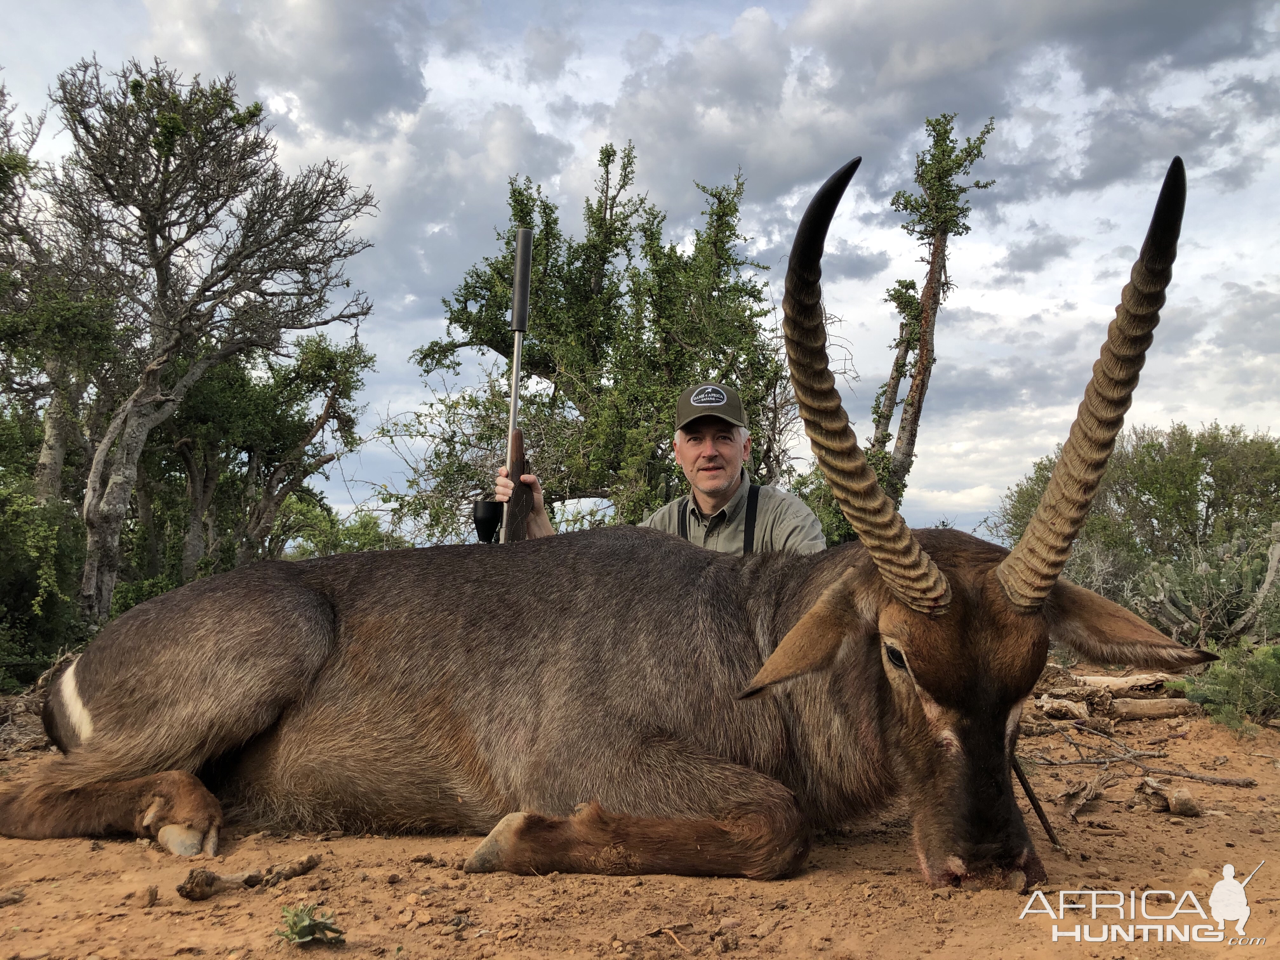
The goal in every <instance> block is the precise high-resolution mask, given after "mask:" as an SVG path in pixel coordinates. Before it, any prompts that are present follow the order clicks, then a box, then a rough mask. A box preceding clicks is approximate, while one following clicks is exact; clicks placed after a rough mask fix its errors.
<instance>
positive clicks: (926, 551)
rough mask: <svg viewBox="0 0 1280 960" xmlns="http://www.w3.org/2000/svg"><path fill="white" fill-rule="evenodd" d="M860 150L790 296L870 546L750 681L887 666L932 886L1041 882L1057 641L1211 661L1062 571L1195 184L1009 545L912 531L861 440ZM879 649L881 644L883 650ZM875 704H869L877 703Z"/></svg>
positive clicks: (832, 184) (828, 200)
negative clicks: (842, 667) (845, 666)
mask: <svg viewBox="0 0 1280 960" xmlns="http://www.w3.org/2000/svg"><path fill="white" fill-rule="evenodd" d="M858 163H859V160H854V161H852V162H851V163H849V164H848V165H846V166H845V167H844V168H842V169H841V170H839V171H838V172H837V173H836V174H835V175H834V176H832V177H831V179H830V180H828V181H827V182H826V183H825V184H823V186H822V187H821V189H820V190H819V191H818V193H817V194H816V195H815V196H814V198H813V200H812V202H811V203H810V204H809V208H808V210H807V211H806V213H805V215H804V218H803V220H802V221H801V223H800V228H799V231H798V232H797V234H796V239H795V243H794V245H793V246H792V248H791V261H790V265H789V267H788V270H787V280H786V295H785V297H784V299H783V316H784V323H783V331H784V334H785V337H786V344H787V354H788V357H789V359H790V365H791V379H792V383H793V385H794V387H795V392H796V397H797V400H798V401H799V405H800V412H801V415H802V417H803V419H804V424H805V430H806V432H807V433H808V436H809V439H810V441H811V443H812V446H813V450H814V453H815V454H816V456H817V459H818V462H819V464H820V465H821V467H822V471H823V473H824V475H825V476H826V479H827V482H828V483H829V484H830V485H831V489H832V491H833V493H834V494H835V497H836V499H837V500H838V502H839V503H840V507H841V509H842V510H843V512H844V515H845V516H846V517H847V518H848V520H849V523H850V524H851V525H852V526H853V529H854V530H855V531H857V534H858V538H859V540H860V542H861V547H862V549H860V550H852V551H850V552H849V556H850V557H851V560H850V564H849V567H848V569H847V570H846V571H845V572H844V573H843V575H842V576H841V578H840V579H839V581H837V582H836V583H835V584H833V585H832V586H830V587H829V588H828V589H827V590H826V591H825V592H824V593H823V595H822V596H821V597H820V598H819V600H818V601H817V602H816V603H815V604H814V606H813V607H812V608H811V609H810V610H809V611H808V612H807V613H806V614H805V615H804V617H802V619H801V620H800V621H799V622H798V623H797V624H796V626H795V627H794V628H793V629H792V630H791V631H790V632H789V633H788V634H787V636H786V637H785V638H784V639H783V641H782V642H781V643H780V644H779V646H778V648H777V650H776V651H775V652H774V653H773V655H772V656H771V657H770V658H769V659H768V661H766V663H765V664H764V666H763V667H762V668H761V670H760V672H759V674H757V676H756V677H755V679H754V680H753V681H752V684H751V687H750V688H749V689H748V691H747V693H748V694H754V693H758V692H760V691H761V690H763V689H764V688H765V687H767V686H769V685H771V684H774V683H778V682H780V681H782V680H786V679H788V678H790V677H795V676H798V675H800V674H803V673H808V672H811V671H814V670H818V669H821V668H823V667H825V666H828V665H830V664H831V663H833V662H834V661H835V659H836V657H837V656H839V655H840V654H841V651H842V648H843V649H844V650H845V651H846V652H849V651H848V647H847V646H846V645H859V646H860V648H861V652H862V654H863V657H862V659H861V661H860V662H862V663H864V664H868V665H870V667H871V669H875V670H877V671H883V677H884V684H882V686H881V688H882V689H883V690H887V694H886V696H885V697H883V700H882V703H883V705H884V706H883V709H884V710H885V711H886V714H887V715H886V716H885V717H884V718H883V721H884V727H885V729H886V730H887V731H888V734H887V737H888V740H889V742H890V745H891V748H892V752H893V756H894V763H895V767H896V771H897V776H898V780H899V784H900V786H901V788H902V790H903V793H904V794H905V796H906V797H907V798H908V799H909V800H910V802H911V803H912V806H913V808H914V823H915V840H916V848H917V853H918V855H919V858H920V863H921V867H922V869H923V871H924V875H925V879H926V880H927V881H928V882H929V883H931V884H933V885H935V886H938V885H944V884H948V883H954V882H957V881H958V880H959V879H961V878H962V877H965V876H971V875H974V876H984V875H986V876H990V875H992V874H1000V873H1002V872H1005V871H1013V870H1022V871H1023V872H1024V873H1025V874H1026V876H1027V878H1028V879H1029V880H1031V881H1035V880H1043V879H1045V873H1044V868H1043V866H1042V865H1041V863H1040V860H1039V858H1038V857H1037V856H1036V853H1035V850H1034V848H1033V846H1032V844H1031V841H1030V839H1029V838H1028V835H1027V830H1026V826H1025V824H1024V823H1023V820H1022V815H1021V812H1020V811H1019V809H1018V806H1017V804H1016V802H1015V799H1014V794H1013V789H1012V783H1011V780H1010V759H1011V758H1012V755H1013V747H1014V741H1015V739H1016V736H1017V728H1018V719H1019V715H1020V713H1021V705H1022V702H1023V700H1024V699H1025V697H1026V696H1027V694H1028V693H1030V691H1031V688H1032V687H1033V686H1034V684H1035V682H1036V679H1037V678H1038V677H1039V676H1040V672H1041V671H1042V670H1043V669H1044V665H1045V659H1046V657H1047V654H1048V650H1049V643H1050V640H1053V639H1056V640H1059V641H1062V642H1064V643H1066V644H1068V645H1070V646H1071V647H1073V648H1074V649H1076V650H1078V651H1079V652H1081V653H1082V654H1084V655H1085V656H1087V657H1088V658H1089V659H1091V660H1094V661H1099V662H1109V663H1129V664H1137V665H1143V666H1158V667H1163V668H1178V667H1186V666H1190V665H1192V664H1196V663H1202V662H1204V661H1205V660H1208V659H1212V656H1211V655H1210V654H1207V653H1204V652H1202V651H1197V650H1192V649H1189V648H1186V647H1183V646H1181V645H1179V644H1177V643H1175V642H1173V641H1171V640H1169V639H1168V638H1166V637H1164V636H1163V635H1162V634H1160V633H1159V632H1158V631H1156V630H1155V629H1153V628H1152V627H1150V626H1148V625H1147V624H1146V623H1144V622H1143V621H1142V620H1141V619H1139V618H1138V617H1136V616H1134V615H1133V614H1131V613H1129V612H1128V611H1127V610H1125V609H1123V608H1122V607H1120V606H1117V605H1116V604H1114V603H1111V602H1110V601H1108V600H1104V599H1103V598H1102V597H1100V596H1098V595H1097V594H1094V593H1092V592H1090V591H1088V590H1085V589H1083V588H1081V587H1078V586H1075V585H1074V584H1071V583H1069V582H1067V581H1064V580H1060V579H1059V578H1058V575H1059V573H1060V572H1061V571H1062V568H1063V566H1064V564H1065V563H1066V561H1067V557H1068V555H1069V553H1070V550H1071V542H1072V540H1073V539H1074V538H1075V536H1076V534H1077V533H1078V532H1079V531H1080V528H1081V526H1082V525H1083V524H1084V520H1085V517H1086V515H1087V513H1088V511H1089V505H1090V503H1091V502H1092V500H1093V497H1094V494H1095V492H1096V491H1097V487H1098V482H1099V481H1100V480H1101V478H1102V475H1103V472H1104V471H1105V469H1106V463H1107V458H1108V456H1109V455H1110V453H1111V449H1112V447H1113V445H1114V443H1115V439H1116V435H1117V434H1118V433H1119V432H1120V429H1121V427H1122V426H1123V423H1124V413H1125V411H1126V410H1127V409H1128V408H1129V403H1130V399H1131V397H1132V394H1133V389H1134V387H1135V386H1136V385H1137V382H1138V372H1139V371H1140V370H1141V368H1142V364H1143V359H1144V356H1145V354H1146V350H1147V348H1148V347H1149V346H1150V344H1151V339H1152V337H1151V332H1152V330H1153V329H1154V328H1155V326H1156V324H1157V323H1158V322H1159V319H1160V318H1159V310H1160V307H1161V306H1162V305H1163V303H1164V290H1165V288H1166V287H1167V286H1168V284H1169V280H1170V278H1171V276H1172V271H1171V267H1172V264H1173V260H1174V256H1175V254H1176V251H1177V241H1178V233H1179V229H1180V226H1181V221H1182V210H1183V205H1184V201H1185V196H1186V174H1185V171H1184V170H1183V166H1182V161H1181V160H1180V159H1177V158H1175V159H1174V161H1173V163H1172V165H1171V166H1170V167H1169V172H1168V175H1167V176H1166V177H1165V182H1164V187H1163V189H1162V190H1161V192H1160V198H1159V200H1158V202H1157V204H1156V210H1155V215H1154V216H1153V218H1152V221H1151V226H1150V228H1149V230H1148V232H1147V238H1146V241H1145V242H1144V244H1143V246H1142V252H1141V254H1140V255H1139V257H1138V261H1137V263H1135V264H1134V267H1133V271H1132V274H1131V278H1130V282H1129V283H1128V285H1126V286H1125V288H1124V291H1123V293H1122V294H1121V302H1120V305H1119V306H1118V307H1117V308H1116V318H1115V320H1114V321H1113V322H1112V323H1111V326H1110V328H1109V330H1108V333H1107V342H1106V343H1105V344H1104V345H1103V348H1102V354H1101V357H1100V358H1099V360H1098V362H1097V363H1096V364H1095V365H1094V368H1093V377H1092V379H1091V380H1090V382H1089V384H1088V386H1087V387H1086V389H1085V396H1084V401H1083V402H1082V403H1081V404H1080V408H1079V412H1078V414H1077V416H1076V420H1075V423H1074V424H1073V425H1072V427H1071V433H1070V436H1069V438H1068V440H1067V442H1066V445H1065V446H1064V447H1063V451H1062V456H1061V458H1060V459H1059V461H1058V464H1057V466H1056V467H1055V469H1054V471H1053V476H1052V479H1051V480H1050V482H1049V485H1048V488H1047V489H1046V491H1045V494H1044V497H1043V499H1042V500H1041V502H1040V504H1039V506H1038V507H1037V509H1036V513H1035V515H1034V518H1033V519H1032V521H1031V523H1030V525H1029V526H1028V527H1027V530H1026V533H1025V534H1024V536H1023V537H1022V539H1021V540H1020V541H1019V542H1018V544H1017V545H1016V546H1015V547H1014V548H1013V550H1012V551H1008V550H1006V549H1004V548H1003V547H999V546H996V545H994V544H990V543H986V542H984V541H981V540H978V539H977V538H975V537H971V536H968V535H966V534H963V533H959V532H957V531H953V530H922V531H918V532H913V531H912V530H910V529H908V527H907V525H906V524H905V523H904V522H903V520H902V517H901V516H900V515H899V514H898V512H897V510H896V509H895V508H894V505H893V502H892V501H891V500H890V499H889V498H888V497H887V496H886V495H885V493H884V491H883V490H882V489H881V488H880V485H879V484H878V483H877V481H876V477H875V473H874V471H873V470H872V469H871V467H870V466H869V465H868V464H867V461H866V459H865V457H864V456H863V453H862V451H861V450H860V449H859V447H858V442H857V438H856V437H855V436H854V433H853V430H852V429H851V428H850V426H849V420H848V417H847V416H846V415H845V412H844V409H843V408H842V406H841V403H840V396H839V393H838V392H837V390H836V386H835V378H834V377H833V376H832V374H831V372H830V370H829V369H828V362H827V350H826V329H825V325H824V311H823V308H822V296H821V288H820V285H819V279H820V277H821V267H820V262H821V259H822V249H823V244H824V242H825V239H826V234H827V227H828V225H829V224H830V222H831V218H832V215H833V214H834V213H835V209H836V206H837V205H838V204H839V202H840V198H841V196H842V195H843V193H844V190H845V187H846V186H847V185H848V183H849V181H850V179H851V178H852V177H853V174H854V171H855V170H856V169H857V167H858ZM877 647H878V654H879V655H878V656H875V655H874V654H875V650H876V648H877ZM868 708H869V706H868V705H863V706H862V709H868Z"/></svg>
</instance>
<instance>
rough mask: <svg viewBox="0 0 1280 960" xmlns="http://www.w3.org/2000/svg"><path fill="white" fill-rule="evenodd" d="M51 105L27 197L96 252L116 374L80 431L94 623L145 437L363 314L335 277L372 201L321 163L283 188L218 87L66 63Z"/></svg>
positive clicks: (230, 88) (271, 161)
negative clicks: (50, 163)
mask: <svg viewBox="0 0 1280 960" xmlns="http://www.w3.org/2000/svg"><path fill="white" fill-rule="evenodd" d="M52 101H53V104H54V106H55V108H56V109H57V110H58V112H59V114H60V118H61V120H62V123H63V126H64V127H65V128H66V130H67V131H68V132H69V134H70V136H71V153H70V154H69V156H68V157H67V158H66V159H65V160H64V161H63V163H62V164H61V166H60V167H59V168H58V169H57V170H56V171H54V172H52V173H51V174H50V175H49V176H48V177H47V178H46V180H45V182H44V183H43V185H42V189H43V191H44V193H45V195H46V196H47V198H48V204H49V210H50V211H51V213H52V214H53V215H54V217H55V219H56V221H57V222H58V224H59V225H60V228H61V230H62V231H63V232H64V233H65V234H66V236H67V237H69V238H71V239H73V240H75V241H77V242H78V243H79V245H80V247H78V248H77V249H79V248H83V249H86V250H91V251H93V253H94V257H95V258H96V259H94V260H93V263H92V266H93V272H94V276H95V279H96V281H97V290H98V292H99V294H100V295H103V296H107V297H109V298H110V299H112V301H113V302H114V305H115V310H116V315H115V318H114V319H115V326H116V331H117V333H118V337H117V339H118V341H119V342H120V344H122V346H121V347H120V348H119V349H118V352H119V355H120V356H121V357H122V358H123V361H124V362H122V366H121V369H120V370H119V372H118V377H117V388H118V389H116V390H114V391H111V392H110V394H109V395H108V394H105V393H104V394H103V399H104V401H106V402H104V403H103V404H102V405H101V407H102V410H101V412H102V413H103V414H104V420H105V423H104V424H103V428H102V430H101V431H100V432H92V433H85V434H84V436H85V437H86V439H90V442H91V446H92V451H91V453H92V456H91V457H90V458H89V467H88V470H87V475H86V477H85V490H84V501H83V504H84V505H83V510H82V516H83V519H84V522H85V526H86V530H87V537H86V559H85V566H84V574H83V577H82V581H81V587H80V602H81V604H82V606H83V607H84V609H85V612H86V615H87V616H89V617H90V618H91V619H101V618H102V617H104V616H105V615H106V614H107V611H108V610H110V608H111V594H112V592H113V590H114V589H115V584H116V579H117V576H118V573H119V570H120V563H121V555H120V539H121V534H122V531H123V529H124V526H125V523H126V520H127V516H128V513H129V510H130V506H131V502H132V499H133V492H134V489H135V487H136V485H137V481H138V464H139V462H140V460H141V458H142V456H143V453H144V451H145V449H146V447H147V444H148V440H149V437H150V436H151V434H152V432H153V431H154V430H155V429H156V428H157V427H159V426H160V425H161V424H163V423H164V422H165V421H167V420H168V419H169V418H171V417H172V416H174V414H175V413H176V412H177V410H178V407H179V406H180V404H181V403H182V402H183V400H184V399H185V397H186V396H187V394H188V393H189V392H190V391H191V389H192V388H193V386H194V385H195V384H196V383H198V382H199V381H200V379H201V378H202V377H204V376H205V374H207V373H208V372H209V371H210V370H211V369H213V368H214V367H216V366H217V365H218V364H220V363H223V362H225V361H227V360H229V359H230V358H232V357H235V356H238V355H241V354H245V353H249V352H252V351H255V350H258V351H261V350H279V351H287V350H288V349H289V344H290V338H289V334H290V333H291V332H292V331H298V330H309V329H313V328H316V327H320V326H324V325H326V324H330V323H334V322H351V323H354V322H356V321H358V320H360V319H361V318H362V317H364V316H366V315H367V314H368V312H369V310H370V309H371V305H370V303H369V301H368V299H367V298H366V297H365V296H364V294H363V293H360V292H359V291H356V292H351V290H350V283H349V281H348V280H347V279H346V278H345V276H344V268H345V264H346V262H347V260H349V259H350V258H351V257H352V256H354V255H355V254H356V253H358V252H360V251H361V250H363V249H364V248H365V247H366V246H367V244H366V243H365V242H364V241H363V240H360V239H359V238H357V237H355V236H354V235H353V234H352V232H351V231H352V224H353V222H354V221H355V220H356V219H357V218H359V217H360V216H362V215H364V214H367V213H368V212H370V211H371V209H372V207H373V198H372V196H371V194H370V193H369V192H368V191H367V190H365V191H360V190H357V189H354V188H353V187H352V185H351V184H350V182H349V181H348V180H347V178H346V177H345V175H344V174H343V171H342V169H341V167H340V166H339V165H338V164H336V163H334V162H333V161H325V162H323V163H321V164H317V165H314V166H311V167H308V168H306V169H304V170H303V171H301V173H299V174H298V175H297V176H294V177H289V176H286V175H285V173H284V172H283V170H282V169H281V168H280V166H279V164H278V163H277V162H276V147H275V142H274V140H273V139H272V138H271V137H270V135H269V132H268V131H267V130H266V129H265V128H264V127H263V117H262V108H261V106H260V105H258V104H256V103H254V104H249V105H243V106H242V105H240V104H238V103H237V101H236V96H235V85H234V82H233V81H232V79H231V78H229V77H228V78H223V79H214V80H213V81H211V82H209V83H207V84H206V83H203V82H201V81H200V80H199V79H195V80H192V81H191V82H189V83H187V82H184V81H183V80H182V78H181V77H180V76H179V75H178V74H177V73H176V72H174V71H173V70H171V69H170V68H168V67H167V66H166V65H164V64H163V63H161V62H159V61H156V62H155V64H154V65H153V66H151V67H149V68H148V67H143V66H142V65H141V64H139V63H138V62H137V61H131V62H130V63H128V64H126V65H125V67H124V68H123V69H122V70H120V71H119V72H118V73H116V74H114V75H111V76H109V77H104V76H103V75H102V72H101V69H100V68H99V66H98V64H97V63H96V62H93V61H82V62H81V63H79V64H77V65H76V66H75V67H73V68H71V69H70V70H67V71H65V72H64V73H63V74H61V75H60V76H59V78H58V82H57V85H56V87H55V89H54V91H53V93H52ZM68 245H70V243H68Z"/></svg>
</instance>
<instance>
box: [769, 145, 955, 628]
mask: <svg viewBox="0 0 1280 960" xmlns="http://www.w3.org/2000/svg"><path fill="white" fill-rule="evenodd" d="M861 162H862V158H861V157H858V158H856V159H854V160H852V161H850V162H849V163H847V164H845V165H844V166H843V167H841V168H840V169H839V170H837V171H836V172H835V173H834V174H832V176H831V179H829V180H828V181H827V182H826V183H824V184H823V185H822V186H821V187H820V188H819V190H818V192H817V193H816V194H814V197H813V199H812V200H811V201H810V202H809V208H808V209H807V210H806V211H805V214H804V217H803V219H801V221H800V228H799V229H798V230H797V231H796V239H795V242H794V243H793V244H792V245H791V260H790V263H789V264H788V266H787V284H786V293H785V295H784V296H783V298H782V317H783V320H782V332H783V335H784V336H785V338H786V344H787V358H788V360H789V361H790V365H791V383H792V386H793V387H794V388H795V392H796V400H797V401H798V402H799V407H800V417H801V419H803V420H804V429H805V433H806V434H808V436H809V442H810V444H811V445H812V447H813V452H814V455H815V456H816V457H817V458H818V463H819V465H821V467H822V473H823V475H824V476H825V477H826V480H827V483H828V484H829V485H830V487H831V492H832V493H833V494H834V495H835V498H836V502H837V503H839V504H840V509H841V511H842V512H843V513H844V515H845V517H846V518H847V519H848V521H849V525H850V526H851V527H853V529H854V531H856V532H857V534H858V538H859V539H860V540H861V541H862V543H863V545H864V546H865V547H866V549H867V552H868V553H869V554H870V555H871V557H872V558H873V559H874V561H875V564H876V569H877V570H878V571H879V572H880V576H881V577H882V578H883V579H884V581H885V583H887V584H888V586H889V589H890V590H892V591H893V593H894V595H895V596H896V597H897V598H898V599H899V600H901V601H902V602H903V603H905V604H906V605H907V606H909V607H911V608H912V609H913V610H917V611H919V612H920V613H927V614H940V613H942V612H943V611H945V610H946V608H947V604H948V603H949V602H950V601H951V587H950V585H949V584H948V583H947V578H946V577H945V576H943V574H942V572H941V571H940V570H939V569H938V568H937V567H936V566H935V565H934V563H933V561H932V560H930V559H929V555H928V554H927V553H925V552H924V551H923V550H922V549H920V544H919V543H917V542H916V538H915V537H914V536H913V535H912V533H911V531H910V529H908V528H907V525H906V523H905V522H904V521H903V519H902V517H901V516H900V515H899V514H898V511H897V510H896V509H895V508H894V506H893V501H892V500H890V499H889V497H888V496H886V495H885V492H884V490H882V489H881V488H880V484H879V483H878V482H877V481H876V475H875V471H874V470H872V469H871V465H870V464H868V463H867V458H866V457H865V456H863V453H862V450H861V449H860V448H859V447H858V438H857V437H856V436H854V433H853V428H852V427H850V426H849V418H848V416H847V415H846V414H845V412H844V408H843V407H842V406H841V405H840V393H839V391H837V390H836V381H835V377H834V376H833V375H832V373H831V370H830V368H829V366H828V361H827V329H826V323H825V311H824V310H823V308H822V287H821V284H820V283H819V280H820V279H821V277H822V265H821V262H822V248H823V244H824V243H825V241H826V238H827V228H828V227H829V226H830V225H831V218H832V217H833V216H834V215H835V212H836V207H837V206H839V204H840V198H841V197H842V196H843V195H844V191H845V188H846V187H847V186H848V185H849V181H850V180H851V179H853V174H854V171H856V170H857V169H858V164H860V163H861Z"/></svg>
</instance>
